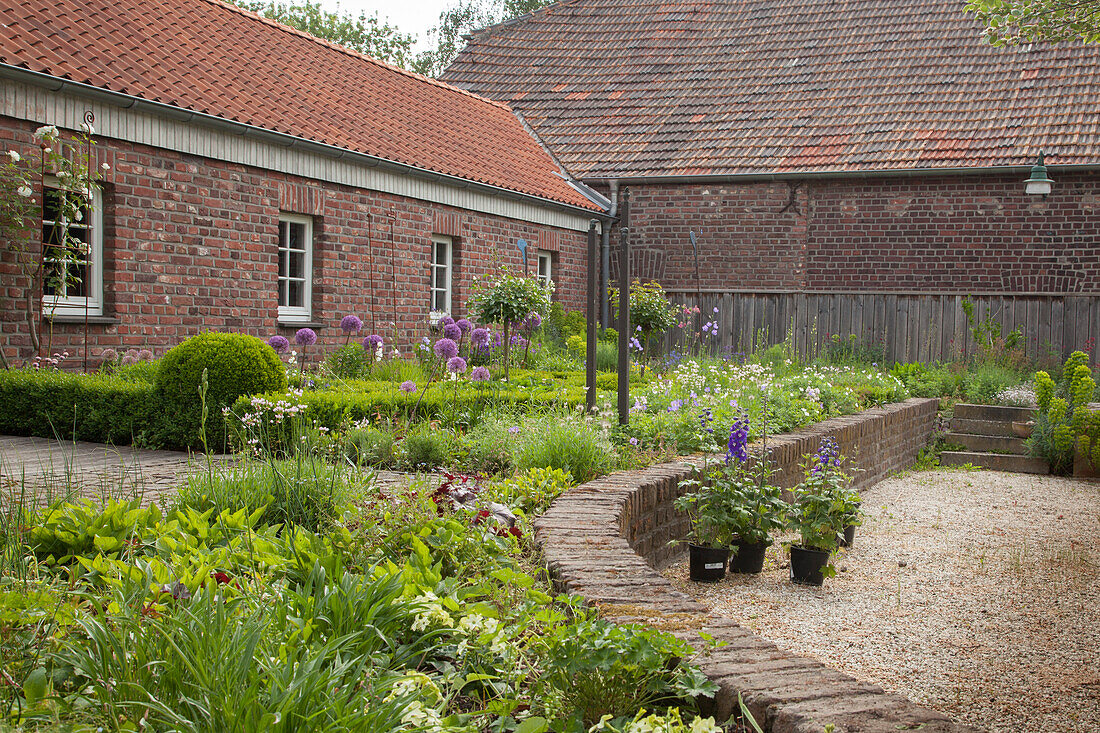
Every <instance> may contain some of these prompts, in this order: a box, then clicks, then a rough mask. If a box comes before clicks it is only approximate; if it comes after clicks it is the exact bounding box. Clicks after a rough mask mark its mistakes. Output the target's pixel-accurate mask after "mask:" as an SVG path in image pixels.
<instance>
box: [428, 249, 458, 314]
mask: <svg viewBox="0 0 1100 733" xmlns="http://www.w3.org/2000/svg"><path fill="white" fill-rule="evenodd" d="M438 245H443V246H444V248H443V257H442V261H439V258H437V257H436V254H437V253H438V251H439V247H438ZM454 252H455V243H454V238H453V237H448V236H445V235H443V234H433V235H432V253H431V260H430V264H429V267H428V310H429V311H430V312H432V313H446V314H450V312H451V295H452V293H453V291H454V289H453V288H452V283H453V281H454ZM440 269H442V270H443V274H444V277H443V280H444V283H443V287H442V288H440V287H436V284H435V283H436V272H437V271H438V270H440ZM440 293H441V294H442V296H443V297H442V302H441V303H440V304H439V305H440V306H442V307H436V303H437V299H436V295H437V294H440Z"/></svg>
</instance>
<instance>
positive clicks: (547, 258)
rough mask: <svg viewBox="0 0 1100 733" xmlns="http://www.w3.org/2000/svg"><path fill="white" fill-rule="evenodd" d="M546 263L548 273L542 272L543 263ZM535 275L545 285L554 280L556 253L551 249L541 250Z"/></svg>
mask: <svg viewBox="0 0 1100 733" xmlns="http://www.w3.org/2000/svg"><path fill="white" fill-rule="evenodd" d="M543 262H545V263H546V275H545V276H544V275H543V274H542V263H543ZM535 266H536V269H535V276H536V277H537V278H538V280H539V282H540V283H542V284H543V285H547V284H548V283H551V282H553V281H554V253H553V252H550V251H543V250H539V256H538V259H537V260H535Z"/></svg>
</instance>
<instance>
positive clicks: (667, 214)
mask: <svg viewBox="0 0 1100 733" xmlns="http://www.w3.org/2000/svg"><path fill="white" fill-rule="evenodd" d="M1025 177H1026V176H1024V175H1022V174H1021V175H1011V176H1005V175H983V176H956V177H946V176H935V177H905V178H900V177H899V178H863V179H848V180H844V179H840V180H817V181H800V182H783V181H776V182H765V183H744V184H733V183H725V184H712V185H675V186H673V185H646V186H642V185H637V186H630V187H629V189H630V195H631V208H630V220H631V221H630V223H631V230H632V231H633V232H634V235H635V236H634V237H633V238H632V244H633V246H634V252H635V257H634V260H633V262H632V268H633V271H634V274H635V275H637V276H638V277H641V278H644V279H659V280H661V281H662V283H664V284H665V286H666V287H670V288H682V289H690V290H694V289H695V287H696V281H695V274H694V273H695V263H694V260H693V257H692V249H691V243H690V241H689V239H688V232H689V230H694V231H695V233H696V235H697V237H698V241H699V243H700V257H699V259H700V262H699V269H700V274H701V286H702V287H703V288H704V289H722V290H737V289H764V288H767V289H811V290H886V291H905V290H923V291H928V292H934V291H949V292H998V291H1000V292H1021V293H1034V292H1067V293H1069V292H1084V291H1091V292H1096V291H1097V290H1098V289H1100V287H1098V285H1097V283H1098V282H1100V256H1097V242H1098V236H1100V235H1098V234H1097V232H1100V174H1096V173H1072V174H1071V173H1060V172H1054V173H1052V177H1053V178H1054V179H1055V183H1054V190H1053V192H1052V193H1051V195H1050V196H1049V197H1048V198H1047V199H1045V200H1044V199H1038V198H1037V197H1033V196H1028V195H1027V194H1025V193H1024V186H1023V179H1024V178H1025ZM616 269H617V268H616Z"/></svg>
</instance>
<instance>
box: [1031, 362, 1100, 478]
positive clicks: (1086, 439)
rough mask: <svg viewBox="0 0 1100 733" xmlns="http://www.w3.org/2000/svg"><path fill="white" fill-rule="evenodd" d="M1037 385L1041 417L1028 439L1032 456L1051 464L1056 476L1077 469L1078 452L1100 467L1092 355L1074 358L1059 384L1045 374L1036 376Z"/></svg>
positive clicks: (1099, 414) (1099, 423)
mask: <svg viewBox="0 0 1100 733" xmlns="http://www.w3.org/2000/svg"><path fill="white" fill-rule="evenodd" d="M1034 382H1035V397H1036V401H1037V402H1038V413H1037V415H1036V419H1035V430H1034V432H1033V433H1032V434H1031V437H1030V438H1029V439H1028V446H1029V447H1030V450H1031V452H1032V454H1033V455H1037V456H1039V457H1041V458H1044V459H1045V460H1046V461H1047V462H1048V463H1050V468H1051V471H1053V472H1054V473H1068V472H1069V471H1070V470H1071V469H1072V468H1073V459H1074V451H1075V450H1079V451H1080V452H1081V454H1082V455H1084V456H1085V457H1086V458H1087V459H1088V460H1089V462H1090V463H1091V464H1092V466H1093V467H1100V412H1097V411H1094V410H1090V409H1089V407H1088V404H1089V401H1090V400H1091V399H1092V397H1093V395H1094V394H1095V391H1096V380H1095V379H1094V378H1093V376H1092V370H1091V369H1090V368H1089V357H1088V354H1086V353H1085V352H1083V351H1075V352H1073V353H1072V354H1070V356H1069V358H1068V359H1066V363H1065V364H1064V365H1063V367H1062V378H1061V379H1060V380H1059V381H1058V382H1057V383H1055V382H1054V380H1053V379H1052V378H1051V377H1050V375H1049V374H1048V373H1047V372H1045V371H1039V372H1036V373H1035V378H1034Z"/></svg>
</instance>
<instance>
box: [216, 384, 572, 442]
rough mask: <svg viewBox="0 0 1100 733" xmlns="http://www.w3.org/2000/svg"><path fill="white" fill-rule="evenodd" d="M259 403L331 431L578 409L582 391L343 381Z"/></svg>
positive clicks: (247, 404)
mask: <svg viewBox="0 0 1100 733" xmlns="http://www.w3.org/2000/svg"><path fill="white" fill-rule="evenodd" d="M260 397H261V398H262V399H264V400H267V401H270V402H276V401H279V400H286V401H291V402H298V403H300V404H303V405H305V406H306V409H305V411H304V413H303V415H304V417H305V418H306V419H308V420H310V421H313V422H316V424H317V425H320V426H324V427H327V428H329V429H332V430H334V429H337V428H339V427H340V426H341V425H345V424H347V423H352V422H358V421H360V420H364V419H365V420H370V419H372V418H374V417H375V416H377V415H382V416H386V417H388V416H391V415H406V416H408V417H410V418H412V417H416V418H421V419H428V420H432V419H440V418H442V419H447V418H449V417H454V416H456V415H465V416H467V417H468V418H470V422H473V421H476V419H477V417H478V416H479V415H480V414H481V413H482V412H483V411H484V410H485V409H487V408H489V407H491V406H508V407H515V408H525V409H531V408H534V409H539V408H548V407H551V406H565V407H570V408H575V407H577V406H581V405H583V404H584V388H583V387H576V386H567V385H563V384H561V383H558V384H556V385H555V386H553V387H540V388H530V387H524V386H522V385H518V384H513V385H504V384H500V383H491V384H489V385H486V386H484V387H476V386H473V385H470V384H467V383H463V384H460V385H457V386H456V385H453V384H448V383H442V384H433V385H431V387H429V388H428V389H427V391H424V388H423V386H420V387H418V389H417V391H416V392H413V393H406V392H402V391H401V390H400V389H398V387H397V385H395V384H392V383H383V382H359V381H353V382H348V383H346V384H345V386H344V387H343V388H341V389H332V390H323V391H310V392H304V393H302V395H301V396H300V397H290V396H288V394H287V393H285V392H275V393H270V394H265V395H260ZM252 400H253V398H250V397H241V398H240V399H238V400H237V402H236V404H235V405H234V406H233V412H234V413H235V414H237V415H238V416H241V415H244V414H245V413H247V412H249V411H251V410H252V409H253V407H252Z"/></svg>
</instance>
